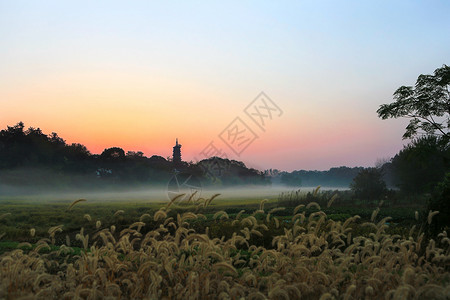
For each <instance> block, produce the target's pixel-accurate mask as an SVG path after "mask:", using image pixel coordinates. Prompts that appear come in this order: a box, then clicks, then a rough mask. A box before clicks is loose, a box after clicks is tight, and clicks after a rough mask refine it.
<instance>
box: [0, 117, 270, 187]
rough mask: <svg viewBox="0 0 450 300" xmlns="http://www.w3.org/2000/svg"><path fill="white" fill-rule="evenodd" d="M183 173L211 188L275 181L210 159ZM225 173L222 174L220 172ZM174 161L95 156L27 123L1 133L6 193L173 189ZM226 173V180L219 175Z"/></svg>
mask: <svg viewBox="0 0 450 300" xmlns="http://www.w3.org/2000/svg"><path fill="white" fill-rule="evenodd" d="M176 169H177V172H188V173H190V174H193V175H194V176H198V177H199V178H200V179H201V180H202V183H203V184H205V185H223V186H227V185H232V184H238V185H242V184H254V185H267V184H270V179H269V178H268V177H267V176H265V174H264V173H263V172H261V171H258V170H255V169H252V168H247V167H246V166H245V164H244V163H242V162H239V161H235V160H228V159H221V158H209V159H205V160H202V161H199V162H197V163H192V162H191V163H188V162H182V163H181V164H180V165H178V166H177V167H176ZM217 171H219V173H220V174H215V172H217ZM174 172H175V168H174V165H173V163H172V161H171V159H165V158H164V157H162V156H158V155H153V156H151V157H146V156H144V154H143V153H142V152H140V151H137V152H135V151H128V152H126V153H125V151H124V150H123V149H122V148H120V147H111V148H107V149H105V150H104V151H103V152H102V153H101V154H91V153H90V152H89V150H88V149H87V148H86V146H84V145H82V144H79V143H72V144H67V143H66V141H65V140H64V139H63V138H62V137H60V136H58V134H57V133H55V132H53V133H51V134H49V135H48V134H44V133H43V132H42V131H41V129H39V128H33V127H29V128H28V129H25V126H24V124H23V123H22V122H19V123H17V124H16V125H14V126H7V128H6V129H4V130H1V131H0V194H2V193H3V194H4V193H8V191H9V190H11V189H15V190H17V189H16V188H21V187H47V188H52V189H61V188H79V187H82V188H104V187H113V188H114V187H117V188H121V187H123V186H133V185H167V183H168V181H169V180H170V178H171V177H172V176H173V175H174ZM217 175H220V176H217Z"/></svg>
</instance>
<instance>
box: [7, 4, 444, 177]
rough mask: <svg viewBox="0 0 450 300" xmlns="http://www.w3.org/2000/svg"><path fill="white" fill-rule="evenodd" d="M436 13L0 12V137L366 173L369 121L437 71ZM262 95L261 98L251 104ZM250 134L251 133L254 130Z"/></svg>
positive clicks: (383, 131)
mask: <svg viewBox="0 0 450 300" xmlns="http://www.w3.org/2000/svg"><path fill="white" fill-rule="evenodd" d="M449 11H450V2H448V1H433V0H431V1H270V2H269V1H220V2H219V1H209V2H206V1H170V2H169V1H159V2H156V1H95V3H94V1H3V0H0V128H2V129H4V128H6V126H8V125H9V126H12V125H15V124H16V123H18V122H19V121H22V122H24V123H25V126H26V127H29V126H32V127H35V128H36V127H39V128H41V129H42V131H43V132H44V133H48V134H50V133H51V132H57V133H58V134H59V136H61V137H63V138H64V139H65V140H66V142H67V143H75V142H76V143H81V144H84V145H85V146H87V148H88V149H89V150H90V151H91V152H92V153H101V152H102V151H103V150H104V149H105V148H109V147H121V148H123V149H124V150H125V151H142V152H144V154H145V155H146V156H151V155H161V156H163V157H168V156H171V155H172V147H173V145H174V144H175V139H176V138H178V140H179V142H180V144H182V148H181V151H182V158H183V160H185V161H191V160H192V161H196V160H199V159H202V158H204V157H205V156H207V155H208V154H217V155H219V156H226V157H228V158H230V159H236V160H241V161H243V162H244V163H245V164H246V165H247V166H250V167H254V168H257V169H260V170H264V169H269V168H273V169H275V168H276V169H280V170H286V171H292V170H298V169H306V170H327V169H329V168H330V167H337V166H344V165H345V166H349V167H354V166H374V165H375V163H376V162H377V161H380V160H386V159H389V158H391V157H393V156H394V155H395V154H396V153H398V151H399V150H401V149H402V147H403V145H404V144H406V143H407V142H408V141H407V140H402V135H403V133H404V128H405V126H406V124H407V120H403V119H391V120H381V119H379V118H378V116H377V113H376V110H377V109H378V107H379V106H380V105H381V104H384V103H390V102H392V101H393V98H392V94H393V93H394V91H395V90H396V89H397V88H398V87H400V86H402V85H414V83H415V81H416V79H417V76H418V75H419V74H431V73H432V72H433V71H434V70H435V69H437V68H439V67H441V66H442V65H443V64H449V63H450V61H449V59H450V34H449V33H450V18H448V12H449ZM262 92H263V94H261V93H262ZM262 122H264V123H262Z"/></svg>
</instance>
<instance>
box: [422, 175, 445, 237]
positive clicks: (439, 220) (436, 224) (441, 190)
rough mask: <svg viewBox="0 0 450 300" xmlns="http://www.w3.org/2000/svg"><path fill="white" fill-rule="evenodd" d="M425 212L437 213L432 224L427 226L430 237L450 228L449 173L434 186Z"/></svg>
mask: <svg viewBox="0 0 450 300" xmlns="http://www.w3.org/2000/svg"><path fill="white" fill-rule="evenodd" d="M427 211H438V212H439V213H438V214H437V215H436V216H435V217H434V218H433V223H432V224H429V231H430V232H429V233H430V234H431V235H432V236H436V235H437V234H438V233H439V232H441V231H442V230H444V229H446V228H447V229H448V228H449V227H450V173H447V174H446V175H445V178H444V180H443V181H442V182H440V183H439V184H438V185H437V186H436V188H435V190H434V192H433V194H432V197H431V198H430V200H429V202H428V209H427Z"/></svg>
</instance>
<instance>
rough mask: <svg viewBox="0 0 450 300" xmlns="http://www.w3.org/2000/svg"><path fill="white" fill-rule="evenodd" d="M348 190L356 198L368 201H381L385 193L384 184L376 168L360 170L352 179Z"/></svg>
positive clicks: (379, 171)
mask: <svg viewBox="0 0 450 300" xmlns="http://www.w3.org/2000/svg"><path fill="white" fill-rule="evenodd" d="M350 188H351V189H352V191H353V192H354V193H355V196H356V197H357V198H359V199H361V200H369V201H372V200H377V199H381V198H382V197H383V196H384V195H385V194H386V192H387V189H386V183H385V182H384V181H383V174H382V172H381V170H380V169H377V168H367V169H363V170H361V171H360V172H359V173H358V175H356V177H355V178H353V182H352V183H351V184H350Z"/></svg>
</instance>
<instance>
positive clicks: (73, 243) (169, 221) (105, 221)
mask: <svg viewBox="0 0 450 300" xmlns="http://www.w3.org/2000/svg"><path fill="white" fill-rule="evenodd" d="M203 196H204V198H201V199H195V200H192V201H189V203H186V202H182V203H180V202H178V201H177V199H175V200H174V201H173V202H169V201H168V200H165V201H161V202H157V201H151V202H150V201H145V200H136V199H135V200H134V201H121V200H117V199H116V200H114V201H95V200H94V201H89V200H87V201H79V202H78V203H75V204H73V206H71V205H72V204H71V203H72V201H69V200H67V199H65V200H60V201H58V200H52V201H39V202H37V203H36V202H33V201H30V200H29V199H25V200H23V199H22V200H20V199H13V200H7V199H3V200H2V201H0V234H1V235H3V236H2V238H1V240H0V278H1V284H0V298H7V299H15V298H17V297H20V296H30V297H37V298H55V297H59V298H67V299H72V298H77V297H78V298H81V299H97V298H98V299H101V298H108V297H109V298H111V299H113V298H114V299H116V298H122V299H128V298H149V299H152V298H167V299H171V298H178V299H186V298H192V299H216V298H222V299H239V298H242V297H244V298H248V299H265V298H270V299H300V298H301V299H361V298H366V299H380V298H386V299H408V298H411V299H415V298H416V299H425V298H427V299H447V298H448V297H449V296H450V273H449V269H450V256H449V254H450V248H449V239H448V237H447V235H446V233H443V234H441V235H440V236H439V237H438V238H437V239H436V240H427V237H426V236H425V235H424V233H423V228H422V227H423V223H422V221H421V220H423V219H427V218H428V220H427V221H429V222H432V216H433V214H431V215H430V214H428V212H424V205H423V203H421V204H420V203H417V204H415V205H411V204H410V205H407V206H405V205H403V204H401V203H400V204H397V205H392V204H389V205H388V204H381V205H380V204H370V205H369V204H364V203H358V202H351V203H347V202H346V201H340V200H339V199H338V197H336V196H334V194H333V193H326V192H324V193H320V192H318V191H316V193H310V194H309V195H308V197H307V196H306V194H302V195H300V196H298V197H290V198H289V197H288V198H286V197H277V196H274V195H270V196H269V197H268V199H265V200H261V198H260V197H259V196H258V197H248V196H246V197H244V198H239V197H236V196H233V197H229V198H227V197H226V195H207V194H204V195H203ZM416 212H417V213H416Z"/></svg>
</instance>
